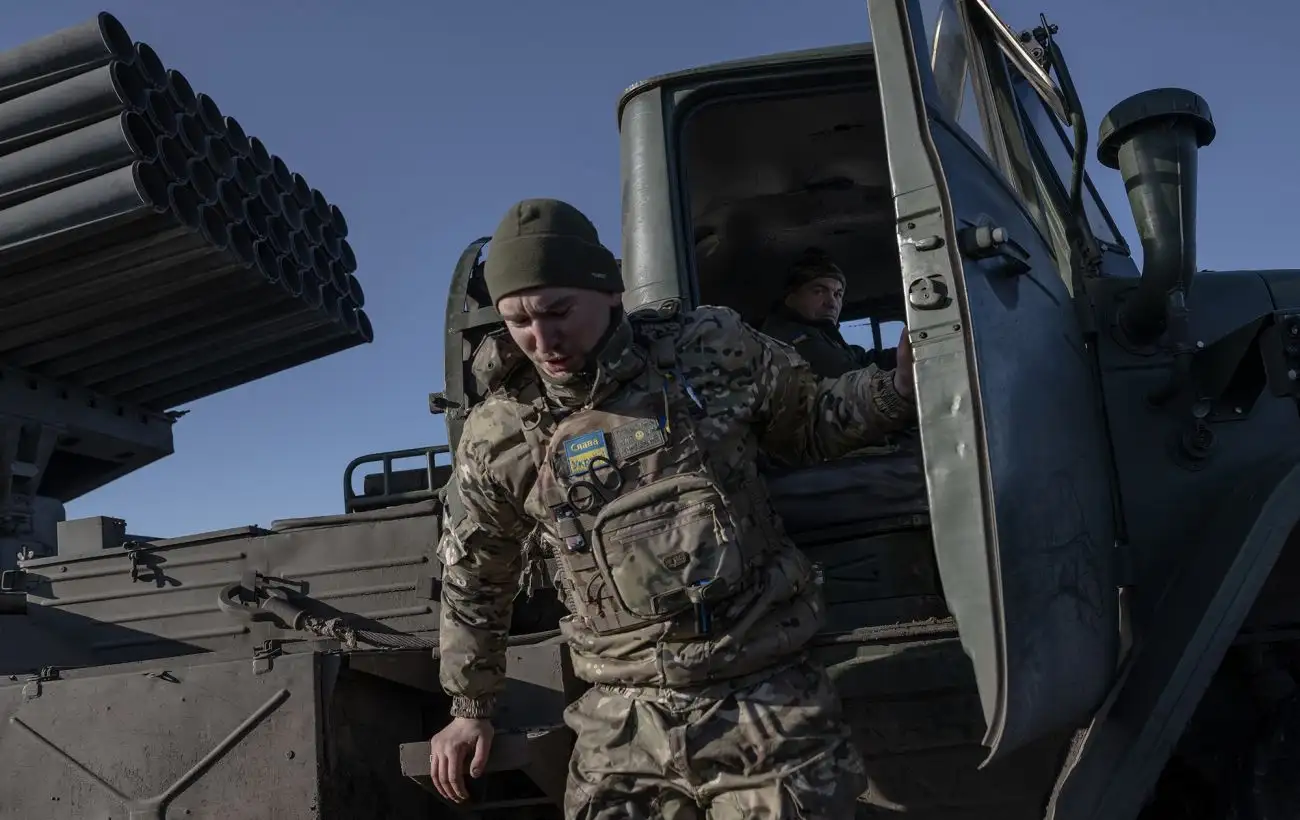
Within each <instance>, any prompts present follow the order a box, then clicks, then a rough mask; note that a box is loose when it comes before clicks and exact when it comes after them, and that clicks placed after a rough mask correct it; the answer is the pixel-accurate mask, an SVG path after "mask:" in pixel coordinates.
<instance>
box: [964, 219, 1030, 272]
mask: <svg viewBox="0 0 1300 820" xmlns="http://www.w3.org/2000/svg"><path fill="white" fill-rule="evenodd" d="M957 245H958V247H959V248H961V253H962V256H965V257H966V258H967V259H973V260H975V261H977V262H978V261H983V260H985V259H995V260H997V262H998V267H999V268H1000V269H1001V270H1003V271H1004V272H1006V273H1009V274H1012V275H1013V276H1018V275H1020V274H1022V273H1026V272H1028V271H1029V269H1030V268H1031V267H1033V265H1032V264H1031V263H1030V261H1029V252H1028V251H1026V250H1025V248H1024V246H1023V245H1021V244H1020V243H1019V242H1017V241H1016V240H1014V239H1012V238H1011V234H1010V232H1008V231H1007V229H1006V228H1001V227H998V226H997V225H993V224H990V223H987V222H981V223H980V224H977V225H970V226H969V227H965V228H962V229H961V230H960V231H958V232H957Z"/></svg>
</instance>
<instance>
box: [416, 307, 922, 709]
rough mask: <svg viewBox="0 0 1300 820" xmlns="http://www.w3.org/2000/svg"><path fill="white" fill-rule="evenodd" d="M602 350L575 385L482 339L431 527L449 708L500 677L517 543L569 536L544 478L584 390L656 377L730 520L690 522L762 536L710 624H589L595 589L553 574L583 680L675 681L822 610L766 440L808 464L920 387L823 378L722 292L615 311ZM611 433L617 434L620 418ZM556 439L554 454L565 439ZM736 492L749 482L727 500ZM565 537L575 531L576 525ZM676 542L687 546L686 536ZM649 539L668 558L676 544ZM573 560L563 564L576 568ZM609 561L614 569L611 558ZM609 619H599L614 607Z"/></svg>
mask: <svg viewBox="0 0 1300 820" xmlns="http://www.w3.org/2000/svg"><path fill="white" fill-rule="evenodd" d="M665 348H667V349H668V355H669V356H670V357H672V359H673V360H674V361H673V363H672V366H673V368H674V369H673V374H672V378H670V379H668V381H669V382H672V389H671V390H669V389H668V388H667V387H665V386H664V385H665V382H664V381H663V380H659V381H656V379H655V378H654V374H655V373H658V372H661V369H662V368H661V366H662V365H663V364H665V363H664V362H663V361H660V360H661V359H663V351H664V350H665ZM652 350H653V351H654V353H653V355H652V352H651V351H652ZM597 358H598V366H597V368H596V371H595V372H596V375H595V378H594V379H593V380H589V381H588V382H586V383H583V384H581V385H580V386H575V385H558V384H554V383H551V382H550V381H548V380H543V379H541V378H540V377H538V374H537V371H536V370H535V368H533V367H532V366H531V364H530V363H529V362H528V361H527V359H526V358H524V357H523V354H522V352H520V351H519V350H518V348H517V347H516V346H515V345H514V344H513V343H512V342H510V340H509V338H508V337H506V336H504V335H503V336H499V337H495V338H493V339H490V340H489V341H488V342H486V343H485V344H484V345H483V346H481V347H480V350H479V351H478V352H477V353H476V356H475V362H474V365H473V367H474V372H475V375H476V377H477V378H479V379H480V382H481V383H483V385H484V387H485V389H486V390H487V398H486V399H485V400H484V401H483V402H481V403H480V404H478V405H477V406H475V407H474V408H473V410H472V411H471V412H470V414H469V416H468V418H467V420H466V422H465V426H464V429H463V432H462V434H461V439H460V442H459V445H458V447H457V450H456V454H455V464H456V470H455V474H454V476H453V478H452V481H451V482H450V483H449V485H448V505H447V506H448V520H447V522H446V529H445V532H444V535H443V539H442V541H441V543H440V545H439V557H440V559H441V561H442V563H443V584H442V617H441V632H440V641H439V643H440V657H441V663H440V667H441V679H442V685H443V687H444V689H445V690H446V691H447V693H448V694H449V695H451V697H452V714H454V715H460V716H467V717H486V716H490V715H491V714H492V713H493V710H494V708H495V702H496V697H497V695H498V693H499V692H500V690H501V688H502V687H503V685H504V682H505V657H506V637H507V631H508V628H509V624H510V618H511V613H512V604H513V600H514V598H515V596H516V595H517V593H518V591H519V589H520V580H521V577H522V575H523V573H525V571H526V569H527V568H526V567H525V559H524V548H523V545H524V543H525V542H526V541H528V540H529V539H530V537H532V535H533V533H535V532H538V531H540V534H541V539H542V542H543V543H544V544H545V545H546V547H547V548H548V549H549V550H550V551H551V554H552V555H555V554H556V551H557V550H562V549H563V548H564V545H565V543H566V532H565V531H564V528H563V527H562V526H561V527H557V524H556V520H555V517H554V516H552V515H551V514H550V509H553V508H554V505H551V508H548V504H547V498H546V495H547V492H548V487H550V486H551V485H553V484H555V483H557V482H556V481H555V480H549V479H548V477H550V476H552V473H551V472H550V466H549V465H550V464H552V463H554V462H553V461H548V460H547V459H548V457H549V458H552V459H554V458H555V457H556V456H557V453H556V452H555V451H554V449H553V448H551V446H550V440H551V439H552V438H553V436H552V435H551V433H553V432H554V431H555V429H556V424H557V422H556V421H555V419H556V418H560V419H565V418H566V416H567V417H568V418H569V419H579V418H580V417H582V415H583V414H584V413H588V414H590V413H592V412H595V411H593V410H590V408H597V409H599V408H604V407H607V406H609V407H615V408H619V407H621V408H628V407H643V406H651V404H652V403H653V401H654V400H656V399H657V397H658V396H659V395H660V393H662V394H663V396H664V399H663V400H664V402H665V403H666V405H665V410H664V411H663V416H661V418H660V423H661V424H665V422H666V426H667V427H668V428H672V427H673V426H674V425H676V427H677V429H679V430H681V429H682V428H689V433H688V434H682V433H678V434H674V435H670V436H669V438H670V439H671V438H674V437H676V438H682V439H686V438H689V439H692V440H694V441H696V442H697V443H698V445H699V446H698V449H699V451H701V453H702V454H703V455H702V456H701V458H703V459H704V461H705V462H707V463H708V464H709V465H710V470H711V471H712V472H711V474H712V475H714V476H715V477H716V485H715V486H716V488H717V489H718V491H719V492H720V493H721V495H722V496H723V497H724V499H723V500H724V502H725V503H724V506H726V509H727V512H728V513H729V516H728V521H729V522H730V523H728V524H727V525H726V526H724V527H723V528H722V529H723V531H722V532H721V533H719V531H718V523H717V516H716V514H715V516H714V527H713V530H712V532H713V534H712V535H710V533H709V528H708V527H697V528H696V529H695V530H692V531H691V532H690V534H689V535H688V536H686V538H687V539H688V540H690V539H702V540H705V541H709V542H711V543H714V544H715V546H716V545H717V544H723V543H725V542H726V541H727V540H728V539H729V538H731V536H732V535H734V536H735V539H734V540H738V541H741V542H748V541H755V542H766V544H767V545H769V546H767V547H764V548H763V549H762V550H750V552H751V553H753V554H754V555H756V556H757V558H754V559H753V560H751V561H750V562H749V563H750V564H752V571H747V573H746V574H745V576H744V579H745V580H744V581H743V582H740V581H739V580H738V579H739V578H740V576H739V575H736V576H735V577H733V578H732V579H731V580H732V581H733V582H734V584H733V587H732V589H733V592H734V593H735V594H732V595H730V596H729V597H728V598H727V599H726V600H725V601H720V602H719V603H718V604H717V607H716V611H714V610H711V615H710V623H711V627H710V629H709V630H708V631H707V634H694V633H691V631H690V630H689V629H683V628H682V626H681V624H680V623H678V621H679V620H680V619H676V620H674V619H667V620H665V619H659V620H657V621H654V622H649V621H646V620H640V621H638V620H636V619H630V620H626V621H625V622H624V624H625V625H624V626H622V627H620V628H613V629H611V628H606V629H600V628H596V627H595V626H593V625H594V624H596V623H597V621H598V620H599V618H598V617H597V615H596V614H593V613H594V610H592V609H591V606H590V604H591V603H592V602H593V601H594V598H593V599H591V600H588V601H584V600H575V598H580V596H579V595H578V594H577V592H575V589H574V584H573V582H572V581H573V579H572V578H570V579H568V583H567V584H565V583H563V581H564V579H560V580H561V583H559V584H557V586H558V587H559V588H560V590H561V593H562V594H561V597H562V598H563V599H564V601H565V604H566V606H567V607H568V609H569V611H570V613H571V614H570V615H568V616H566V617H565V618H563V619H562V621H561V624H560V626H561V629H562V630H563V633H564V636H565V638H566V639H567V641H568V643H569V646H570V649H571V652H572V655H573V664H574V672H575V674H577V675H578V676H579V677H580V678H583V679H584V680H587V681H590V682H593V683H605V684H614V685H631V686H636V685H653V686H667V687H685V686H694V685H698V684H701V683H705V682H708V681H714V680H721V679H725V678H728V677H733V676H739V675H746V674H751V673H753V672H755V671H757V670H759V669H762V668H764V667H766V666H768V665H771V664H773V663H775V662H777V661H779V660H781V659H782V658H784V657H788V656H791V655H793V654H795V653H797V652H799V651H801V650H802V649H803V648H804V646H805V645H806V644H807V642H808V641H809V640H810V639H811V637H812V636H813V635H814V634H815V632H816V631H817V630H818V628H820V625H821V623H822V618H823V604H822V600H821V592H820V589H819V588H818V586H817V584H816V583H815V581H814V573H813V571H812V567H811V566H810V564H809V562H808V561H807V559H806V558H805V557H804V555H803V553H802V552H801V551H799V550H798V549H797V548H796V547H795V546H794V545H793V543H792V542H791V541H790V540H789V538H788V537H787V536H786V535H785V533H784V529H783V528H782V526H781V524H780V521H779V520H777V519H776V516H775V514H774V513H772V511H771V504H770V501H769V500H768V499H767V495H766V485H765V483H764V481H763V479H762V477H761V476H760V474H759V472H758V466H757V462H758V458H757V456H758V454H759V452H760V451H765V452H768V453H771V454H772V455H773V456H776V457H778V458H779V459H780V460H781V461H782V462H785V463H788V464H812V463H816V462H819V461H823V460H827V459H833V458H837V457H839V456H842V455H844V454H846V453H849V452H851V451H853V450H855V449H858V448H861V447H862V446H864V445H869V444H872V443H875V442H877V441H879V440H880V439H881V438H882V437H883V436H884V435H885V434H887V433H889V432H891V431H893V430H896V429H900V428H902V427H903V426H905V425H906V424H908V423H909V422H910V421H911V420H912V419H913V418H914V416H915V409H914V406H913V405H912V403H911V402H907V401H904V400H903V399H902V398H901V397H900V396H899V395H898V393H897V392H895V391H894V388H893V372H892V371H879V370H875V369H872V370H871V371H866V370H859V371H854V372H850V373H847V374H845V375H843V376H841V377H839V378H835V379H822V378H818V377H817V376H815V375H814V374H813V373H812V372H811V371H810V370H809V368H808V365H807V363H806V362H804V360H803V359H801V358H800V357H799V356H798V354H796V353H795V352H794V351H793V349H792V348H790V347H789V346H788V345H785V344H782V343H781V342H778V341H776V340H773V339H771V338H770V337H768V336H765V335H763V334H761V333H759V332H758V331H756V330H754V329H753V328H751V327H749V326H748V325H746V324H745V323H744V322H743V321H742V320H741V319H740V317H739V315H738V314H736V313H735V312H734V311H731V310H729V309H726V308H718V307H701V308H698V309H696V310H693V311H691V312H689V313H685V314H683V315H681V316H677V317H675V318H674V319H673V320H672V321H669V322H664V321H660V320H650V319H645V318H641V317H638V316H636V315H633V316H632V317H630V318H625V319H623V320H622V321H621V324H620V325H619V326H618V327H617V328H616V330H615V332H614V333H613V334H612V336H611V339H610V341H609V342H608V343H607V344H606V345H605V347H604V348H603V349H602V351H601V352H600V353H599V355H598V357H597ZM688 411H689V412H688ZM624 412H631V411H627V410H625V411H624ZM632 417H633V418H635V417H636V414H635V413H633V415H632ZM567 423H568V422H567V421H563V420H562V421H560V422H559V425H560V426H561V427H563V426H564V425H565V424H567ZM651 425H652V427H653V426H654V424H653V422H651ZM625 426H628V427H631V426H634V425H625ZM584 429H586V428H584ZM596 432H597V434H600V435H603V434H602V433H601V432H600V431H596ZM613 432H614V433H615V434H617V433H618V432H619V431H618V430H614V431H613ZM655 432H657V429H656V431H655ZM590 435H592V434H591V433H588V434H587V436H585V437H583V438H584V439H585V438H589V437H590ZM636 435H637V437H638V438H641V437H643V435H644V434H643V433H642V432H637V433H636ZM574 440H576V439H570V440H569V441H574ZM601 440H602V441H604V438H602V439H601ZM624 440H627V439H626V438H625V439H624ZM611 441H612V442H614V443H615V444H616V443H617V442H618V441H619V439H618V436H617V435H615V436H613V437H612V438H611ZM567 443H568V442H566V444H567ZM670 443H671V442H670ZM613 446H614V445H613V444H612V445H611V447H613ZM621 448H622V445H617V448H616V449H621ZM602 452H605V451H602ZM665 452H667V451H665ZM558 455H559V456H560V457H561V458H560V460H563V458H562V456H563V447H561V449H560V451H559V453H558ZM674 458H676V456H674ZM620 463H621V462H620ZM539 468H540V470H539ZM594 469H595V468H594V467H593V468H592V471H593V472H594ZM632 472H635V470H633V471H632ZM691 475H692V476H693V475H695V473H694V472H692V473H691ZM636 480H637V479H635V478H633V479H631V481H632V482H635V481H636ZM632 489H633V490H635V489H636V487H635V486H634V487H633V488H632ZM688 489H699V488H698V487H693V488H688ZM551 490H554V488H553V487H551ZM741 496H745V497H746V498H747V499H748V500H746V501H744V503H741V504H739V506H735V505H732V504H731V503H730V502H731V501H732V500H733V498H739V497H741ZM660 501H661V502H663V499H662V498H661V499H660ZM663 503H667V502H663ZM663 503H661V506H663ZM610 506H613V504H611V505H610ZM709 509H710V510H712V509H713V506H712V505H710V506H709ZM737 510H739V512H737ZM696 517H697V518H698V517H699V516H696ZM678 519H682V515H681V514H679V515H678ZM663 520H668V521H672V515H671V514H670V515H668V516H661V517H660V521H661V522H662V521H663ZM683 526H685V525H683ZM642 528H643V529H644V524H643V526H642ZM715 536H717V538H715ZM567 537H569V542H572V540H573V539H572V537H571V533H569V534H568V535H567ZM719 539H720V540H719ZM578 540H579V541H581V538H580V537H579V538H578ZM691 543H693V541H692V542H691ZM742 546H744V545H743V544H742ZM684 549H686V550H689V549H691V546H690V544H687V545H686V547H684ZM566 555H567V553H566ZM676 556H677V557H679V558H680V556H681V553H680V552H679V553H676ZM655 557H656V558H662V559H664V560H665V561H666V560H667V558H670V557H673V556H662V555H661V556H655ZM562 563H563V562H562ZM565 566H569V567H570V568H571V574H574V573H580V572H582V571H584V570H582V569H581V568H580V567H576V565H573V564H565ZM660 569H662V568H660ZM612 571H613V572H614V573H615V574H617V572H618V568H617V567H614V568H613V570H612ZM591 572H592V576H593V577H592V580H593V581H600V580H601V577H596V576H597V573H596V571H595V569H592V570H591ZM601 572H602V573H603V576H602V577H603V579H604V582H607V583H608V585H611V586H614V587H618V586H619V579H618V578H611V577H610V572H611V567H610V562H609V561H606V563H605V564H603V565H602V566H601ZM623 584H624V588H623V589H624V592H627V593H628V594H625V595H624V596H623V597H622V599H620V600H626V599H627V598H628V595H631V596H632V597H636V596H637V594H638V591H637V590H630V591H629V590H627V588H626V586H627V578H626V577H624V578H623ZM587 586H590V583H588V584H587ZM615 597H617V596H615ZM641 598H643V599H647V600H649V599H651V598H652V596H651V595H649V593H646V594H645V595H642V596H641ZM613 600H615V598H614V597H610V596H608V595H607V596H606V597H605V598H602V601H605V602H608V601H613ZM596 603H598V604H599V603H600V602H596ZM633 608H634V609H635V607H633ZM643 608H644V607H643ZM601 614H603V612H602V613H601ZM601 623H604V624H605V626H607V627H608V626H609V623H608V619H606V621H603V622H601Z"/></svg>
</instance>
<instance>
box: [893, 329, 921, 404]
mask: <svg viewBox="0 0 1300 820" xmlns="http://www.w3.org/2000/svg"><path fill="white" fill-rule="evenodd" d="M894 389H895V390H897V391H898V395H900V396H902V397H903V398H905V399H910V398H912V394H913V393H914V392H915V391H916V380H915V374H913V373H912V340H911V338H909V337H908V335H907V328H906V327H904V328H903V334H902V335H901V336H899V337H898V364H897V366H895V368H894Z"/></svg>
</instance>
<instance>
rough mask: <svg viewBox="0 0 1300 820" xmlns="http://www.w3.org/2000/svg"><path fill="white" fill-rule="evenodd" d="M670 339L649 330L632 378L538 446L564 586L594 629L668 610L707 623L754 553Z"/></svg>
mask: <svg viewBox="0 0 1300 820" xmlns="http://www.w3.org/2000/svg"><path fill="white" fill-rule="evenodd" d="M675 341H676V334H675V333H670V334H668V335H665V336H663V337H661V338H658V339H654V340H653V341H652V342H651V344H650V345H649V347H650V358H651V361H650V365H651V366H650V367H647V368H646V370H645V371H644V372H643V373H642V374H641V376H640V378H639V380H638V381H636V382H633V383H629V384H627V385H625V386H624V387H623V389H620V390H618V391H616V393H615V395H614V396H612V397H611V398H610V399H608V400H606V401H604V402H601V403H599V405H598V406H597V407H591V408H583V409H581V410H578V411H577V412H574V413H573V414H572V415H570V416H567V417H566V418H564V419H563V420H561V421H559V422H558V424H556V425H555V427H554V431H553V433H552V434H551V435H550V436H549V440H548V441H546V442H545V444H544V445H543V446H542V447H541V448H539V449H540V455H541V458H540V459H539V460H540V462H541V463H540V464H539V469H538V482H537V485H538V486H537V491H538V492H539V493H540V499H541V500H542V502H543V503H544V504H545V506H546V507H547V508H548V509H549V510H550V517H549V520H548V521H547V522H546V525H545V526H546V529H547V530H549V531H550V532H549V534H550V535H551V536H552V538H553V541H554V543H553V546H554V548H555V549H554V551H555V559H556V562H557V563H558V564H559V567H560V570H561V578H562V580H561V584H562V587H563V589H564V593H565V597H566V599H567V600H568V602H569V607H570V609H571V610H572V611H573V614H574V615H575V616H577V617H578V618H579V619H581V621H582V622H583V623H584V625H585V626H586V627H587V628H588V629H590V630H591V631H593V632H595V633H597V634H612V633H618V632H625V631H631V630H635V629H639V628H641V627H644V626H647V625H650V624H656V623H664V622H668V621H681V622H682V624H683V626H685V627H687V631H688V632H695V633H697V634H708V633H709V631H710V629H711V627H712V612H713V610H714V608H715V606H716V604H717V603H719V602H721V601H723V600H726V599H727V598H729V597H731V595H733V594H734V593H735V592H737V591H739V589H740V588H741V587H742V585H743V584H744V583H745V581H746V579H747V576H748V574H749V570H750V568H751V564H752V563H753V560H752V559H753V556H751V555H749V554H748V553H747V551H746V549H745V548H744V543H745V542H746V541H749V540H750V539H745V538H743V537H741V536H742V533H741V532H739V531H738V530H739V527H738V526H737V522H738V521H743V520H744V516H743V515H742V514H740V513H742V511H741V510H738V509H737V508H736V502H737V501H740V502H742V504H741V506H745V505H744V504H743V499H741V498H737V497H734V496H732V497H729V495H730V494H728V493H727V492H725V491H724V489H723V488H722V486H720V483H719V480H718V476H717V475H716V473H715V471H714V469H712V467H711V465H710V459H709V455H708V450H707V449H706V448H707V445H706V443H705V442H702V441H701V440H700V438H699V435H698V432H697V430H696V428H695V425H694V424H693V421H692V418H691V414H690V413H689V412H688V406H689V405H688V403H694V404H695V406H696V407H699V408H701V409H702V406H701V405H700V404H699V402H698V397H696V396H695V394H694V393H693V391H691V389H690V386H689V385H688V384H686V383H685V382H684V380H683V379H682V378H681V377H680V374H679V373H677V372H676V346H675ZM760 543H761V540H760Z"/></svg>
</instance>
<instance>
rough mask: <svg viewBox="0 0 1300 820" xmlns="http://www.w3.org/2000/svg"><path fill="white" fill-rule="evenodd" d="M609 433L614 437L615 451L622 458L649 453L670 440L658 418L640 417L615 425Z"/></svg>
mask: <svg viewBox="0 0 1300 820" xmlns="http://www.w3.org/2000/svg"><path fill="white" fill-rule="evenodd" d="M609 435H610V438H611V439H613V444H614V452H615V453H616V454H617V455H618V457H619V458H620V459H624V458H631V457H633V456H637V455H640V454H641V453H647V452H649V451H651V450H653V449H655V448H656V447H662V446H663V445H664V443H665V442H666V441H667V440H668V439H667V438H666V437H665V436H664V431H663V428H662V427H661V426H660V424H659V421H658V420H657V419H640V420H638V421H634V422H631V423H629V424H624V425H622V426H620V427H615V428H614V429H613V430H611V431H610V434H609Z"/></svg>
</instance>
